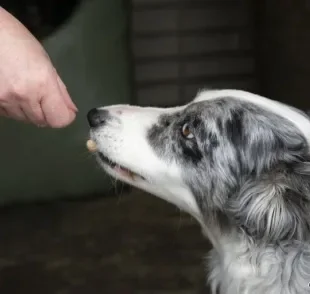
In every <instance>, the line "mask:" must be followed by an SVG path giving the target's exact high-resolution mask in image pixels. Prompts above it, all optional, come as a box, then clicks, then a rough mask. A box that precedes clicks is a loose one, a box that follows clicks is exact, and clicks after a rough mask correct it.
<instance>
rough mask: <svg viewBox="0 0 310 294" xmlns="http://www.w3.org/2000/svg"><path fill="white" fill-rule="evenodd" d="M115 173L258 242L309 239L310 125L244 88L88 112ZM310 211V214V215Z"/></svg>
mask: <svg viewBox="0 0 310 294" xmlns="http://www.w3.org/2000/svg"><path fill="white" fill-rule="evenodd" d="M88 120H89V124H90V126H91V130H90V137H91V139H92V140H94V141H95V142H96V144H97V148H98V152H97V153H96V156H97V159H98V161H99V163H100V165H101V166H102V167H103V168H104V169H105V170H106V172H107V173H109V174H110V175H112V176H113V177H115V178H117V179H120V180H122V181H124V182H126V183H128V184H131V185H133V186H136V187H138V188H140V189H143V190H145V191H147V192H150V193H152V194H155V195H157V196H159V197H161V198H163V199H165V200H167V201H169V202H171V203H174V204H175V205H177V206H178V207H179V208H181V209H183V210H186V211H187V212H189V213H190V214H192V215H193V216H194V217H195V218H196V219H197V220H198V221H199V222H200V223H201V224H203V225H208V222H210V223H211V222H212V223H213V221H216V222H217V223H218V224H219V227H220V228H221V230H227V231H228V230H231V229H232V228H236V229H237V230H240V231H242V232H245V233H246V234H247V235H249V236H250V237H253V238H258V239H263V240H268V242H274V241H276V240H277V241H279V240H281V239H282V240H283V239H288V238H296V239H302V238H305V237H306V236H308V237H309V231H310V228H309V224H310V218H309V216H308V215H310V213H309V211H310V210H309V209H310V206H309V203H310V161H309V158H310V156H309V140H310V121H309V119H308V117H307V116H306V115H305V114H304V113H302V112H300V111H298V110H296V109H294V108H291V107H289V106H286V105H283V104H280V103H278V102H275V101H272V100H268V99H266V98H263V97H260V96H257V95H254V94H250V93H247V92H243V91H235V90H222V91H204V92H201V93H199V95H198V97H197V98H196V99H195V100H194V101H193V102H191V103H189V104H187V105H185V106H181V107H175V108H166V109H164V108H148V107H136V106H127V105H116V106H110V107H103V108H96V109H93V110H91V111H90V112H89V114H88ZM307 210H308V211H307Z"/></svg>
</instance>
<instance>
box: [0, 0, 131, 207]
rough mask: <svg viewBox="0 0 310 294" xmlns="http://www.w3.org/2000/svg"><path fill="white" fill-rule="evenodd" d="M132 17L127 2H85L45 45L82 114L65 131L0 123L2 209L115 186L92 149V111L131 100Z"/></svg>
mask: <svg viewBox="0 0 310 294" xmlns="http://www.w3.org/2000/svg"><path fill="white" fill-rule="evenodd" d="M126 34H127V12H126V9H125V7H124V1H123V0H91V1H84V2H82V3H81V5H80V6H79V7H78V9H77V11H76V12H75V13H74V14H73V16H72V17H71V19H70V20H69V21H68V22H67V23H66V24H65V25H64V26H63V27H60V28H59V30H58V31H56V32H55V33H54V34H52V35H50V36H49V37H48V38H46V39H44V40H43V45H44V47H45V48H46V50H47V51H48V53H49V55H50V57H51V59H52V60H53V63H54V65H55V67H56V68H57V70H58V72H59V74H60V75H61V77H62V78H63V80H64V81H65V83H66V85H67V87H68V90H69V92H70V94H71V96H72V98H73V100H74V101H75V103H76V104H77V106H78V108H79V113H78V117H77V120H76V122H75V123H74V124H73V125H72V126H70V127H68V128H67V129H64V130H49V129H38V128H36V127H34V126H27V125H23V124H20V123H16V122H14V121H8V120H5V119H2V118H1V119H0V132H1V139H2V142H9V144H6V145H4V144H3V145H1V149H0V151H1V152H0V161H1V169H0V173H1V185H0V204H3V203H6V202H11V201H24V200H27V201H28V200H34V199H36V200H44V199H53V198H58V197H62V196H72V197H78V195H85V194H90V193H94V192H97V193H98V192H99V193H102V192H104V191H107V190H108V189H110V188H111V186H110V180H109V179H108V178H106V177H105V175H104V173H103V172H102V171H99V170H98V168H97V167H96V164H95V163H94V160H93V159H92V158H91V157H90V155H89V154H88V153H87V151H86V149H85V142H86V139H87V132H88V126H87V122H86V119H85V115H86V113H87V111H88V110H89V109H90V108H92V107H95V106H99V105H108V104H113V103H128V102H129V100H130V82H129V81H130V80H129V77H128V74H129V66H128V64H129V63H128V58H127V52H128V49H127V36H126Z"/></svg>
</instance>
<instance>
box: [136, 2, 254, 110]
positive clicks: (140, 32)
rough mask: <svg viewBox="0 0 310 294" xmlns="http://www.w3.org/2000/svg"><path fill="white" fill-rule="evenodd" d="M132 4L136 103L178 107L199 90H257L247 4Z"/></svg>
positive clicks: (251, 14)
mask: <svg viewBox="0 0 310 294" xmlns="http://www.w3.org/2000/svg"><path fill="white" fill-rule="evenodd" d="M132 2H133V3H132V5H133V16H132V52H133V57H134V70H135V76H134V84H135V92H136V102H137V103H139V104H142V105H146V104H155V105H167V104H178V103H183V102H185V101H188V100H191V99H192V98H193V96H194V95H195V94H196V92H197V90H199V89H200V88H201V87H213V88H214V87H219V88H222V87H232V88H241V89H247V90H252V91H256V90H257V80H256V67H255V66H256V65H255V58H254V55H255V50H254V41H255V38H253V36H254V32H253V29H254V18H253V13H254V11H253V7H252V1H249V0H216V1H214V0H133V1H132Z"/></svg>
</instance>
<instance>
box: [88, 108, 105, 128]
mask: <svg viewBox="0 0 310 294" xmlns="http://www.w3.org/2000/svg"><path fill="white" fill-rule="evenodd" d="M108 114H109V113H108V111H107V110H104V109H98V108H93V109H91V110H90V111H89V112H88V114H87V120H88V123H89V125H90V126H91V127H92V128H95V127H99V126H102V125H103V124H104V123H105V122H106V120H107V118H108Z"/></svg>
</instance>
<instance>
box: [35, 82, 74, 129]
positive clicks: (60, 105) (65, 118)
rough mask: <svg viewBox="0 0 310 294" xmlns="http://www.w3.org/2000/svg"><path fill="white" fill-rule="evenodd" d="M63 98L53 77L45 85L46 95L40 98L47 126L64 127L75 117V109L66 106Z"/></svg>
mask: <svg viewBox="0 0 310 294" xmlns="http://www.w3.org/2000/svg"><path fill="white" fill-rule="evenodd" d="M65 99H66V98H65V97H64V95H63V93H62V90H61V89H60V85H59V84H58V81H57V79H56V78H55V79H54V80H53V81H51V82H50V83H49V84H48V85H47V89H46V96H44V97H42V100H41V107H42V111H43V114H44V117H45V120H46V123H47V125H48V126H50V127H52V128H64V127H66V126H68V125H69V124H71V123H72V122H73V120H74V119H75V116H76V115H75V111H74V110H72V109H70V108H68V106H67V104H66V100H65Z"/></svg>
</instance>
